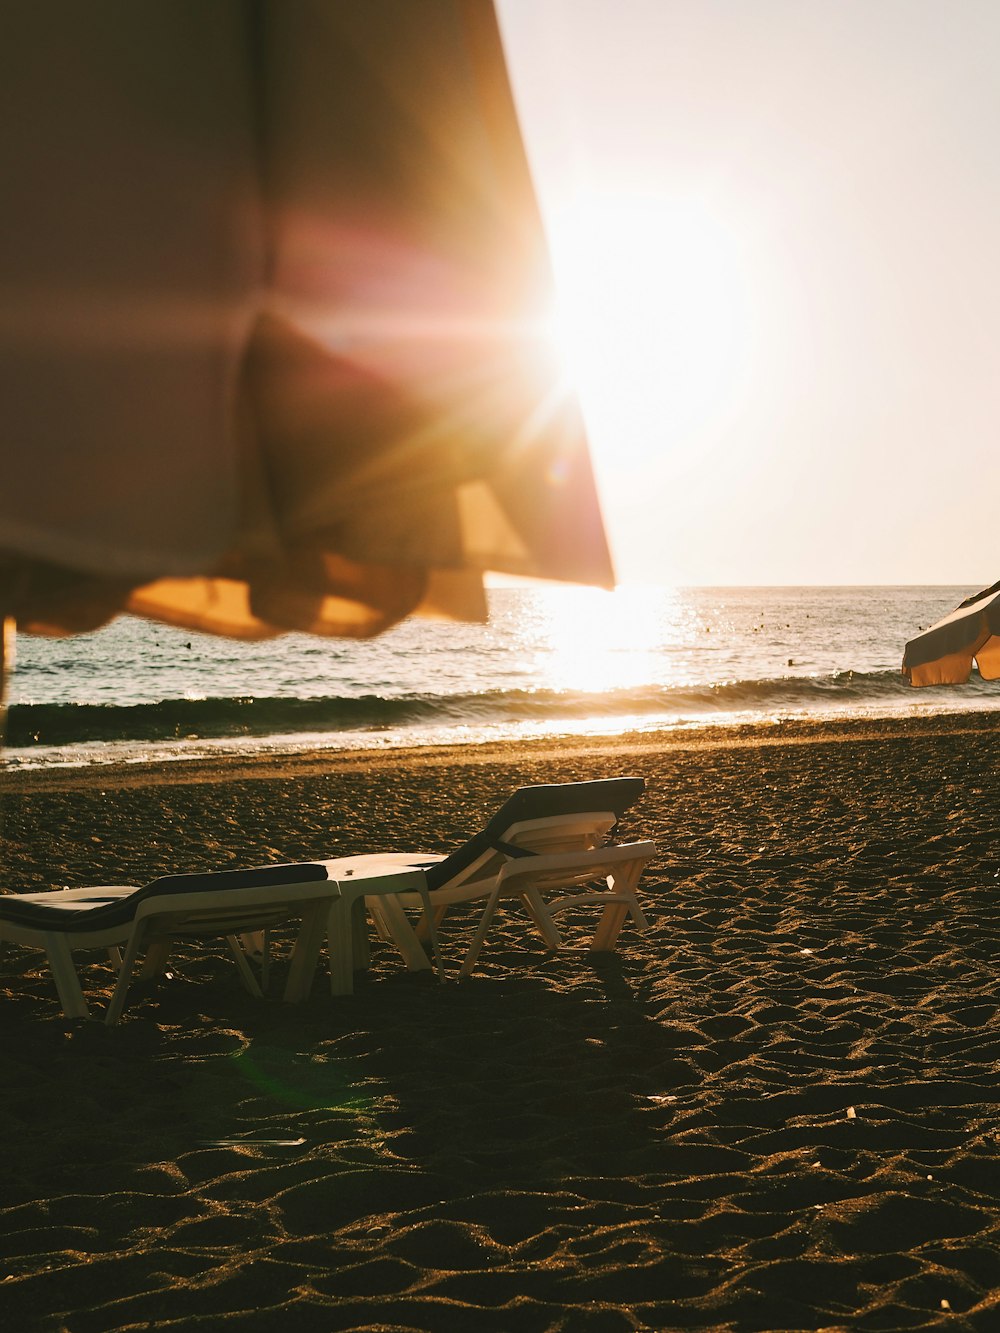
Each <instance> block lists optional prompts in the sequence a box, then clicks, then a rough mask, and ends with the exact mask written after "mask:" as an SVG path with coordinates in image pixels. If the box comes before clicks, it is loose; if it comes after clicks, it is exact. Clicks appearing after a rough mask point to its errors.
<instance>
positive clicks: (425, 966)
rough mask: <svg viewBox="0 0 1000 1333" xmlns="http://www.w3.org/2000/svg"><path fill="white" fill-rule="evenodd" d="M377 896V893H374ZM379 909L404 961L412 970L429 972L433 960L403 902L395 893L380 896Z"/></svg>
mask: <svg viewBox="0 0 1000 1333" xmlns="http://www.w3.org/2000/svg"><path fill="white" fill-rule="evenodd" d="M372 896H373V897H375V895H372ZM378 905H379V911H380V912H381V913H382V919H383V920H384V921H385V924H386V927H387V928H388V930H389V933H390V935H391V936H392V942H393V944H395V946H396V948H397V949H398V950H399V952H400V953H401V954H402V956H403V961H404V962H405V963H406V966H407V967H408V968H409V970H410V971H411V972H427V971H429V970H430V966H431V962H430V959H429V958H428V957H427V954H426V953H425V952H424V949H423V946H422V945H421V943H420V941H419V939H418V938H417V935H416V932H415V931H414V929H413V927H412V926H411V925H410V918H409V917H408V916H407V915H406V913H405V912H404V911H403V907H402V904H401V903H400V901H399V899H398V898H397V897H396V895H395V894H394V893H388V894H380V895H379V896H378Z"/></svg>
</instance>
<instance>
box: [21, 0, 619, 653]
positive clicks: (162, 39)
mask: <svg viewBox="0 0 1000 1333" xmlns="http://www.w3.org/2000/svg"><path fill="white" fill-rule="evenodd" d="M0 30H2V35H3V40H2V43H0V66H2V86H3V89H4V92H3V104H4V105H3V116H2V118H0V178H2V179H3V181H4V183H5V192H4V205H3V208H2V209H0V402H2V404H3V421H4V432H3V444H2V445H0V451H2V452H0V460H2V469H3V472H2V477H3V484H2V486H0V614H2V615H3V616H4V617H5V618H6V619H8V620H11V619H13V620H15V621H16V622H17V623H18V625H19V626H20V627H22V628H24V629H26V630H28V631H31V632H38V633H45V632H51V633H71V632H76V631H82V630H88V629H92V628H95V627H96V626H98V625H99V624H101V623H103V622H104V621H106V620H108V619H109V618H111V617H112V616H113V615H115V614H117V613H118V612H122V611H125V612H130V613H133V614H138V615H143V616H148V617H151V618H154V619H158V620H162V621H165V622H168V623H172V624H175V625H180V626H186V627H189V628H192V629H198V630H204V631H210V632H216V633H222V634H229V635H235V636H242V637H258V636H266V635H268V634H272V633H276V632H282V631H286V630H300V631H307V632H312V633H317V634H346V635H356V636H360V635H368V634H373V633H377V632H378V631H380V630H382V629H385V628H386V627H387V626H389V625H391V624H393V623H394V622H396V621H398V620H399V619H400V618H402V617H403V616H406V615H409V614H411V613H419V612H425V613H442V614H445V615H450V616H454V617H459V618H470V619H474V618H483V617H484V614H485V597H484V593H483V584H482V575H483V572H484V571H486V570H496V571H500V572H506V573H510V574H515V575H528V576H539V577H543V578H556V579H564V580H570V581H574V582H584V583H595V584H599V585H604V586H611V584H612V583H613V576H612V570H611V565H610V560H609V556H608V549H607V543H606V541H605V535H604V530H603V527H602V523H601V516H600V511H599V506H598V501H597V497H596V493H595V487H594V481H593V475H592V471H591V464H590V459H589V455H588V450H587V445H586V439H585V436H584V431H583V428H582V424H581V418H580V415H579V411H578V407H577V404H576V402H575V401H574V399H573V398H572V396H570V395H568V394H567V393H566V392H565V386H564V385H563V384H562V383H561V380H560V373H559V370H558V367H557V365H556V363H555V360H554V358H553V356H552V355H551V354H550V352H549V349H548V344H547V341H546V339H545V337H544V330H543V321H544V318H545V316H546V314H547V308H548V302H549V300H550V294H551V293H550V276H551V275H550V270H549V264H548V256H547V254H546V249H545V244H544V239H543V234H542V227H541V223H540V219H539V214H538V211H537V207H536V200H535V197H534V192H533V188H532V184H531V180H530V176H529V172H528V167H527V162H526V158H525V154H524V149H523V145H522V142H521V137H520V133H519V129H518V124H517V119H516V115H515V111H514V106H513V101H512V97H511V93H510V87H509V83H508V79H507V73H506V67H505V63H504V57H503V51H502V46H501V41H500V34H499V30H498V27H497V22H496V18H495V15H494V12H493V7H492V4H491V3H489V0H419V3H415V2H414V0H363V3H359V0H212V2H211V3H205V2H204V0H87V3H85V4H84V3H80V0H42V2H41V3H39V2H37V0H15V2H14V3H13V4H10V5H8V6H6V7H5V10H4V16H3V21H2V25H0Z"/></svg>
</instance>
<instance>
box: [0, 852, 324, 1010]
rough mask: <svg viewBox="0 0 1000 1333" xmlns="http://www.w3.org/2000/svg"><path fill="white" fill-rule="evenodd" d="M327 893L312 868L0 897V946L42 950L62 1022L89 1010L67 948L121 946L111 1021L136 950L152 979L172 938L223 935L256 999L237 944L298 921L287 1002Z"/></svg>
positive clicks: (301, 979)
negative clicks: (246, 937)
mask: <svg viewBox="0 0 1000 1333" xmlns="http://www.w3.org/2000/svg"><path fill="white" fill-rule="evenodd" d="M336 895H337V886H336V885H335V884H332V883H330V881H329V879H328V878H327V873H326V869H325V867H324V866H322V865H320V864H317V863H312V862H310V863H302V864H290V865H277V866H261V867H257V868H254V869H248V870H222V871H215V872H212V873H208V874H193V875H165V876H164V877H163V878H162V879H157V880H153V881H152V883H150V884H147V885H145V886H144V887H143V888H133V887H118V886H115V887H104V888H93V889H64V890H62V891H54V892H50V893H26V894H10V895H0V941H10V942H12V943H15V944H19V945H23V946H27V947H31V948H36V949H42V950H44V951H45V953H46V955H47V957H48V961H49V967H50V969H51V971H52V976H53V980H54V981H55V984H56V989H57V991H58V993H59V999H60V1001H61V1003H62V1007H63V1012H64V1013H65V1014H66V1016H67V1017H68V1018H87V1017H89V1013H90V1011H89V1008H88V1006H87V1001H86V1000H85V998H84V995H83V991H82V990H81V988H80V980H79V977H78V976H77V973H76V968H75V967H74V965H73V954H72V951H73V950H74V949H94V948H100V949H107V950H109V951H112V952H113V953H114V952H116V951H117V950H119V949H121V948H122V947H123V946H124V948H125V957H124V960H123V962H122V963H121V967H120V971H119V975H118V982H117V985H116V987H115V991H114V994H113V996H112V999H111V1003H110V1006H109V1008H108V1012H107V1016H106V1022H107V1023H109V1024H112V1023H115V1022H117V1020H118V1018H119V1016H120V1015H121V1012H122V1009H123V1008H124V1004H125V998H126V995H127V994H128V989H129V986H130V984H131V980H132V974H133V972H134V970H135V966H136V962H137V961H138V958H139V955H140V954H141V953H145V965H144V967H143V973H144V975H155V974H157V973H159V972H162V971H163V969H164V967H165V966H166V963H167V960H168V958H169V954H170V947H171V944H172V942H173V940H174V939H176V938H180V937H192V936H193V937H204V936H218V935H223V936H225V937H226V939H227V940H228V941H229V944H230V947H231V948H232V951H233V956H234V958H235V960H236V964H237V967H238V968H239V971H240V975H241V977H242V979H243V982H244V984H245V985H246V987H247V989H248V990H249V991H250V992H251V993H252V994H255V995H258V996H259V995H260V994H261V990H260V986H259V984H258V982H257V979H256V977H255V976H254V974H253V971H252V969H251V967H250V964H249V962H248V961H247V957H246V953H245V950H244V949H243V947H242V946H241V944H240V941H239V938H238V937H239V936H240V935H242V934H244V933H250V932H254V931H259V930H263V929H266V928H268V927H270V926H274V925H277V924H278V923H280V922H282V921H287V920H290V919H294V918H301V922H302V924H301V926H300V928H299V934H298V938H297V941H296V949H295V952H294V953H293V955H292V962H291V967H290V971H289V976H288V982H287V985H286V989H285V998H286V999H287V1000H298V999H302V998H304V996H305V994H306V993H307V992H308V989H309V986H310V985H311V982H312V977H313V973H312V971H311V970H309V965H310V963H312V966H313V968H314V967H315V959H316V955H317V953H318V950H319V948H320V947H321V944H322V939H323V936H324V935H325V934H326V932H327V929H328V920H327V918H328V914H329V909H330V904H331V902H332V901H333V900H334V898H335V897H336ZM348 949H349V943H348Z"/></svg>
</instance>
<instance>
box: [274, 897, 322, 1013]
mask: <svg viewBox="0 0 1000 1333" xmlns="http://www.w3.org/2000/svg"><path fill="white" fill-rule="evenodd" d="M329 910H330V909H329V907H328V906H327V904H326V903H317V904H316V907H315V909H314V910H311V911H308V912H304V913H303V915H302V924H301V925H300V927H299V933H298V935H297V936H296V938H295V948H294V950H293V951H292V961H291V966H290V967H289V969H288V980H287V981H286V982H285V1000H286V1002H288V1003H289V1004H298V1003H299V1002H300V1001H302V1000H305V999H306V998H307V997H308V995H309V992H310V990H312V984H313V980H314V979H315V976H316V964H317V962H318V961H319V954H320V950H321V949H322V947H323V937H324V935H325V934H326V931H327V921H328V918H329Z"/></svg>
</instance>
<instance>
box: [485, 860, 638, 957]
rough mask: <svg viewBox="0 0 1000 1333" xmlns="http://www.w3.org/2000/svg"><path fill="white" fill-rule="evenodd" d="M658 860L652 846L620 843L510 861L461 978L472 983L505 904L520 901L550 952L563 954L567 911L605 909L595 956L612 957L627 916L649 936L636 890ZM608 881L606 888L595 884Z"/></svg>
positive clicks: (491, 897) (497, 883)
mask: <svg viewBox="0 0 1000 1333" xmlns="http://www.w3.org/2000/svg"><path fill="white" fill-rule="evenodd" d="M655 854H656V844H655V843H653V842H631V843H618V844H615V845H612V846H608V847H601V848H596V849H594V850H591V851H575V852H555V853H551V854H547V855H546V854H543V855H535V856H523V857H522V856H519V857H517V858H515V859H513V860H510V861H507V862H506V864H505V865H504V866H502V868H501V869H500V872H499V874H498V875H497V877H496V881H495V884H494V887H493V891H492V892H491V893H490V895H489V898H488V899H487V902H486V907H485V909H484V910H483V915H482V917H481V918H480V921H479V925H478V926H477V927H476V931H475V934H474V935H473V937H472V943H471V944H470V945H469V949H468V952H467V953H466V955H465V959H464V961H463V963H462V968H461V975H462V976H463V977H467V976H469V975H470V974H471V972H472V969H473V968H474V967H475V964H476V960H477V958H478V957H479V952H480V950H481V948H482V946H483V943H484V941H485V939H486V935H487V933H488V931H489V928H490V924H491V922H492V921H493V917H494V915H495V914H496V910H497V908H498V907H499V905H500V901H501V899H503V898H517V899H519V900H520V902H521V903H522V904H523V906H524V909H525V911H526V912H527V913H528V915H529V917H530V918H531V919H532V921H533V922H534V923H535V925H536V927H537V928H538V931H539V933H540V934H541V936H542V938H543V939H544V940H545V942H546V944H547V945H548V946H549V948H550V949H554V950H557V949H561V948H562V947H563V939H562V936H561V935H560V934H559V931H558V929H557V928H556V924H555V921H554V920H553V917H554V916H556V915H557V914H558V913H559V912H564V911H566V910H567V909H568V908H572V907H583V906H589V905H591V904H603V906H604V911H603V912H602V913H601V918H600V921H599V922H598V924H597V929H596V931H595V932H594V936H593V939H592V940H591V944H590V948H591V949H592V950H595V951H611V950H613V949H614V947H615V944H616V943H617V940H618V935H619V933H620V931H621V928H622V925H623V924H624V922H625V918H626V916H631V917H632V919H633V921H634V922H635V924H636V925H637V926H638V928H639V929H640V930H646V929H648V927H649V922H648V921H647V920H646V917H645V914H644V913H643V910H642V908H641V907H640V906H639V900H638V898H637V897H636V893H635V890H636V885H637V884H638V882H639V876H640V875H641V874H642V871H643V868H644V867H645V865H646V863H647V861H649V860H650V859H651V857H653V856H654V855H655ZM602 879H603V881H604V884H605V887H604V888H596V887H595V884H596V883H598V882H599V881H600V880H602ZM574 888H582V889H583V892H580V893H569V894H568V895H567V896H565V897H561V898H557V899H556V900H555V901H552V900H546V899H545V898H544V897H543V896H542V895H543V894H545V893H550V892H555V893H565V892H566V891H567V890H571V889H574Z"/></svg>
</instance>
